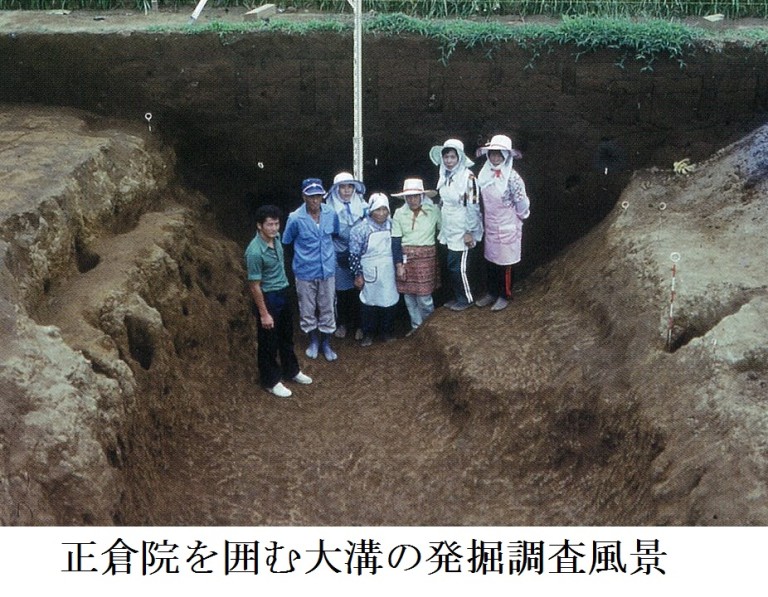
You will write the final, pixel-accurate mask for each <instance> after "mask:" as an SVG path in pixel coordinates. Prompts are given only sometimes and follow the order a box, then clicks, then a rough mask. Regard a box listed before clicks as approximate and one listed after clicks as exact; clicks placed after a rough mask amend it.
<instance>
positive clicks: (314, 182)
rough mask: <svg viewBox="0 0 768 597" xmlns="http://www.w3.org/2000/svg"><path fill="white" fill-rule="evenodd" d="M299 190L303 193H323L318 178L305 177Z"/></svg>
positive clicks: (323, 190)
mask: <svg viewBox="0 0 768 597" xmlns="http://www.w3.org/2000/svg"><path fill="white" fill-rule="evenodd" d="M301 192H302V194H304V195H325V189H324V188H323V181H322V180H320V179H319V178H305V179H304V180H303V181H302V183H301Z"/></svg>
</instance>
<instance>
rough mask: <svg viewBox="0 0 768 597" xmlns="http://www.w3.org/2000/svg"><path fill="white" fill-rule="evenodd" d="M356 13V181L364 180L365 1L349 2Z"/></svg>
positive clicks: (355, 0) (354, 63)
mask: <svg viewBox="0 0 768 597" xmlns="http://www.w3.org/2000/svg"><path fill="white" fill-rule="evenodd" d="M347 2H348V3H349V5H350V6H351V7H352V10H353V11H354V13H355V36H354V39H355V42H354V43H355V45H354V52H353V66H354V68H353V79H354V94H355V102H354V110H355V112H354V137H353V138H352V168H353V174H354V177H355V179H356V180H359V181H362V180H363V0H347Z"/></svg>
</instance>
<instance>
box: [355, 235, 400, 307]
mask: <svg viewBox="0 0 768 597" xmlns="http://www.w3.org/2000/svg"><path fill="white" fill-rule="evenodd" d="M360 262H361V264H362V266H363V279H364V280H365V284H364V285H363V289H362V290H361V291H360V301H361V302H362V303H363V304H364V305H370V306H372V307H391V306H392V305H394V304H396V303H397V301H398V300H399V299H400V294H399V293H398V292H397V286H396V284H395V264H394V262H393V261H392V234H391V231H390V230H378V231H373V232H371V235H370V236H369V237H368V249H367V250H366V252H365V253H364V254H363V255H362V256H361V257H360Z"/></svg>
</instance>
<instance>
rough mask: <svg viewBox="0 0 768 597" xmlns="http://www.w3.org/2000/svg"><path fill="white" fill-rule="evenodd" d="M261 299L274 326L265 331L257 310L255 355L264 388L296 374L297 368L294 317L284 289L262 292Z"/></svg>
mask: <svg viewBox="0 0 768 597" xmlns="http://www.w3.org/2000/svg"><path fill="white" fill-rule="evenodd" d="M264 302H265V303H266V305H267V311H269V314H270V315H271V316H272V319H273V320H274V321H275V327H274V328H272V329H271V330H265V329H264V328H263V327H262V325H261V319H260V318H259V317H258V311H257V312H256V316H257V318H258V319H259V321H258V335H257V339H258V342H259V346H258V349H257V351H256V355H257V361H258V365H259V375H260V376H261V383H262V385H263V386H264V387H265V388H271V387H272V386H274V385H275V384H276V383H278V382H279V381H280V380H281V379H292V378H294V377H296V375H297V374H298V373H299V371H300V369H299V361H298V359H297V358H296V353H295V352H294V350H293V316H292V314H291V307H290V304H289V302H288V296H287V294H286V292H285V291H283V290H278V291H276V292H265V293H264ZM278 358H279V362H278Z"/></svg>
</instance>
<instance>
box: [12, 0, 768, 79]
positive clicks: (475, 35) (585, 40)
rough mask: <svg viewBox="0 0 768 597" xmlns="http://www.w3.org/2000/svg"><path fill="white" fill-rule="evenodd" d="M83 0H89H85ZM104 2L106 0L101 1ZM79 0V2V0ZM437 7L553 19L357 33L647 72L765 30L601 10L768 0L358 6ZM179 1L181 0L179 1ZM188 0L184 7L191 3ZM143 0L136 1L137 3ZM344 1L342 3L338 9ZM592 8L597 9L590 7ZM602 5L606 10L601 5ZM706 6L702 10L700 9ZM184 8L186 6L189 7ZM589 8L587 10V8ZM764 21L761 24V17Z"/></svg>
mask: <svg viewBox="0 0 768 597" xmlns="http://www.w3.org/2000/svg"><path fill="white" fill-rule="evenodd" d="M44 1H45V0H0V7H2V5H3V3H4V2H5V3H9V2H10V3H16V4H18V3H22V2H23V3H26V4H32V3H35V2H36V3H38V4H42V3H43V2H44ZM89 1H90V0H89ZM103 2H104V4H106V3H107V2H106V0H103ZM302 2H303V4H305V5H307V6H310V5H311V6H313V7H317V6H320V7H321V8H323V9H324V10H326V11H328V10H330V9H331V8H336V9H337V10H338V11H341V10H346V12H347V13H348V12H349V10H348V9H349V7H348V5H347V4H346V2H343V3H342V2H340V1H339V0H320V1H316V2H312V3H310V2H305V1H304V0H296V1H295V2H293V4H302ZM83 3H84V4H85V3H86V1H85V0H83ZM438 4H439V5H440V6H442V9H441V10H442V12H443V14H444V13H445V12H450V11H455V12H459V11H460V10H469V9H470V8H471V9H472V11H483V10H486V9H487V7H489V6H491V5H492V4H493V6H496V7H500V8H497V10H498V11H501V10H502V9H507V8H511V7H514V8H515V10H520V11H523V10H534V9H536V10H539V11H555V12H557V11H559V14H560V15H561V18H560V19H559V20H558V21H555V22H553V23H552V24H542V23H535V22H530V23H529V22H526V21H525V20H522V21H520V20H516V22H515V24H513V25H510V24H508V23H504V22H500V21H498V20H491V19H484V18H471V19H468V18H460V17H452V18H437V17H435V16H432V17H427V18H423V17H416V16H413V14H406V13H405V12H396V13H389V12H372V13H366V14H365V17H364V21H363V23H364V28H365V32H366V33H367V34H370V35H415V36H421V37H428V38H432V39H435V40H437V41H438V42H439V47H440V49H441V59H442V61H443V63H447V62H448V60H449V59H450V58H451V56H452V55H453V54H454V52H455V51H456V50H457V49H459V48H465V49H473V48H474V49H481V50H482V51H483V53H484V54H485V55H486V56H487V57H489V58H490V57H492V56H493V53H494V52H495V51H496V50H497V49H498V48H500V47H502V46H504V45H510V44H511V45H516V46H517V47H520V48H523V49H525V50H528V51H529V52H530V55H531V59H530V61H529V63H528V66H529V67H530V68H533V67H534V66H535V63H536V59H537V58H538V57H539V56H541V55H542V54H544V53H547V52H549V51H551V50H552V49H553V48H556V47H560V46H566V47H573V48H575V51H574V58H575V59H577V60H578V59H579V57H581V56H582V55H584V54H589V53H592V52H596V51H599V50H605V49H608V50H613V51H615V52H616V53H617V56H618V58H617V65H618V66H621V67H623V66H626V65H627V64H628V63H630V62H632V61H636V62H639V63H640V64H641V65H642V68H643V69H646V70H650V69H652V68H653V65H654V63H655V62H656V61H657V60H659V59H668V60H674V61H676V62H677V63H679V65H680V66H681V67H683V66H684V65H685V59H686V56H688V55H690V54H691V53H692V52H693V51H695V49H696V47H698V46H702V45H703V46H704V47H710V48H714V49H717V48H718V47H719V46H720V45H721V44H722V43H725V42H734V43H741V44H746V45H750V46H754V47H757V48H760V49H762V50H763V51H768V28H765V29H761V28H753V29H724V30H722V31H717V30H714V29H713V30H707V29H705V28H699V27H692V26H687V25H684V24H682V23H681V22H680V21H679V20H678V19H670V18H659V17H656V16H644V17H642V18H635V17H632V18H628V17H626V16H622V17H617V16H604V15H602V14H601V13H606V12H610V11H614V12H616V11H619V10H624V9H626V8H627V7H628V6H629V5H631V6H632V7H633V9H635V10H641V9H642V10H644V11H645V10H648V11H650V10H651V9H654V10H659V9H660V6H661V5H663V6H664V7H665V9H666V10H667V11H672V10H673V9H674V10H675V11H678V12H680V11H683V10H693V9H694V8H696V9H697V10H698V11H699V12H700V13H706V12H709V11H710V10H720V11H723V12H727V11H726V7H730V9H731V10H732V11H741V10H744V9H745V7H754V6H756V5H757V4H760V5H761V6H762V8H763V10H765V9H766V7H767V6H768V0H764V1H763V2H760V3H756V2H751V3H750V2H741V1H739V0H730V1H728V2H719V3H718V2H683V1H681V0H675V1H666V2H664V1H661V0H622V1H621V2H618V1H613V0H590V1H589V2H587V1H586V0H549V1H543V0H540V1H537V2H535V1H530V2H524V1H519V2H518V1H513V0H498V1H497V2H495V3H491V2H487V1H486V0H482V1H481V0H454V1H453V2H448V1H447V0H440V1H439V2H438V1H437V0H431V1H430V2H427V1H426V0H366V2H365V4H364V6H365V7H371V6H374V7H375V6H385V7H387V8H394V7H404V8H408V9H409V12H411V13H413V12H420V11H421V12H429V13H431V14H437V13H438V12H439V11H438V8H437V5H438ZM49 5H51V6H54V5H55V6H57V7H59V8H61V7H71V6H72V2H69V1H68V0H58V1H57V2H49ZM185 5H186V4H185ZM193 5H194V2H193V3H190V4H189V6H190V7H191V6H193ZM142 6H143V5H142ZM345 7H346V8H345ZM577 7H581V8H582V9H583V10H586V7H589V9H590V10H589V11H587V12H588V13H589V14H579V15H576V16H569V12H570V11H572V10H575V9H576V8H577ZM598 8H599V9H600V10H598ZM609 9H610V10H609ZM705 9H706V10H705ZM190 13H191V9H190ZM592 13H595V14H592ZM767 24H768V23H767ZM150 30H151V31H153V32H169V31H181V32H185V33H191V34H199V33H218V34H219V35H220V36H222V38H226V37H231V36H236V35H239V34H245V33H250V32H255V31H263V32H276V33H285V34H293V35H308V34H311V33H320V32H323V33H338V34H341V33H348V32H351V30H352V24H351V19H350V18H349V14H346V15H344V17H340V16H339V15H334V14H328V13H327V12H326V14H325V15H323V18H317V19H310V20H305V19H297V20H292V19H280V18H274V19H270V20H269V21H256V22H219V21H214V22H206V23H200V22H196V23H192V24H188V25H184V26H177V27H176V28H168V27H155V28H151V29H150Z"/></svg>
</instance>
